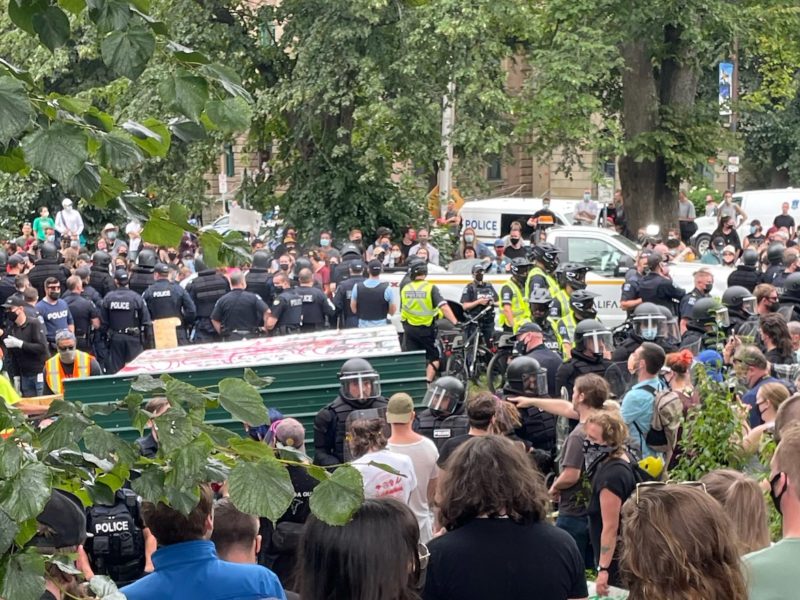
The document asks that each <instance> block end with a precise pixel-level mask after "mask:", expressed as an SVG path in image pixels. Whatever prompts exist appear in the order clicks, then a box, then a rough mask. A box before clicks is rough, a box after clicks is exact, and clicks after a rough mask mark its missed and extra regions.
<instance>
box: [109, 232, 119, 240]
mask: <svg viewBox="0 0 800 600" xmlns="http://www.w3.org/2000/svg"><path fill="white" fill-rule="evenodd" d="M108 239H110V240H115V239H117V232H116V231H109V232H108Z"/></svg>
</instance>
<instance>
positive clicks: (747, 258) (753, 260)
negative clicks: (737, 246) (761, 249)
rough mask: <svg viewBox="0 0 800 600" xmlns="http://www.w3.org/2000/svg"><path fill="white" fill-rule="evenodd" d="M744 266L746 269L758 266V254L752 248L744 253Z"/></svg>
mask: <svg viewBox="0 0 800 600" xmlns="http://www.w3.org/2000/svg"><path fill="white" fill-rule="evenodd" d="M742 264H743V265H745V266H746V267H755V266H756V265H757V264H758V252H756V251H755V250H753V249H752V248H746V249H745V251H744V252H742Z"/></svg>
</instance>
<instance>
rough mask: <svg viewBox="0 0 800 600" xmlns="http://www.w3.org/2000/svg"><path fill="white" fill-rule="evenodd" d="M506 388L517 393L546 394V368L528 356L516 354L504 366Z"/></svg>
mask: <svg viewBox="0 0 800 600" xmlns="http://www.w3.org/2000/svg"><path fill="white" fill-rule="evenodd" d="M506 388H507V389H508V390H509V391H512V392H516V393H518V394H533V395H535V396H546V395H547V369H545V368H544V367H542V366H541V365H540V364H539V361H538V360H536V359H535V358H532V357H530V356H517V357H516V358H514V359H513V360H512V361H511V362H510V363H508V367H506Z"/></svg>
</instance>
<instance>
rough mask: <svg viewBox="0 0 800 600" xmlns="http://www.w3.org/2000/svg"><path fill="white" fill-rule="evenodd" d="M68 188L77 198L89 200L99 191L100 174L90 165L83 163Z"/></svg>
mask: <svg viewBox="0 0 800 600" xmlns="http://www.w3.org/2000/svg"><path fill="white" fill-rule="evenodd" d="M68 187H69V189H70V190H71V191H72V192H73V193H74V194H75V195H76V196H78V197H79V198H91V197H92V196H94V195H95V194H96V193H97V192H98V191H99V190H100V172H99V171H98V170H97V167H96V166H95V165H93V164H92V163H88V162H87V163H84V165H83V169H81V170H80V171H79V172H78V174H77V175H75V177H73V178H72V181H70V183H69V186H68Z"/></svg>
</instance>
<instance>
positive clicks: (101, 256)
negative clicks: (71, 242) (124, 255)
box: [89, 250, 117, 298]
mask: <svg viewBox="0 0 800 600" xmlns="http://www.w3.org/2000/svg"><path fill="white" fill-rule="evenodd" d="M110 265H111V255H110V254H108V252H103V251H102V250H98V251H97V252H95V253H94V254H92V266H91V268H90V269H89V285H91V286H92V287H93V288H94V289H95V290H97V293H98V294H100V297H101V298H102V297H103V296H105V295H106V294H107V293H108V292H110V291H112V290H115V289H117V286H116V285H114V278H113V277H112V276H111V273H109V271H108V268H109V266H110Z"/></svg>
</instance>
